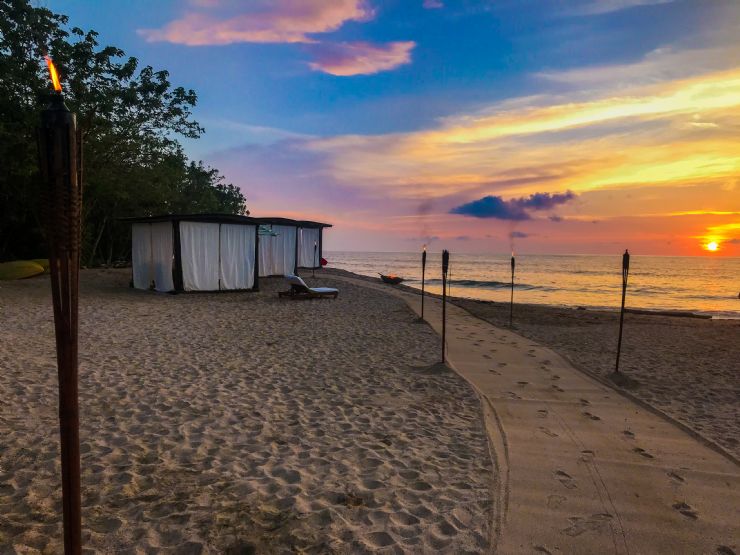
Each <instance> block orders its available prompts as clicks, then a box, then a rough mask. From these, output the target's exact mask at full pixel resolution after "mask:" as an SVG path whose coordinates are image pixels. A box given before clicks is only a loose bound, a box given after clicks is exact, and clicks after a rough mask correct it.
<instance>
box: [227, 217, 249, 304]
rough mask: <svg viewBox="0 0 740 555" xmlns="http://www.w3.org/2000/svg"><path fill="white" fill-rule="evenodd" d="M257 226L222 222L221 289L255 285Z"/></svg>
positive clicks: (246, 287) (244, 287) (243, 287)
mask: <svg viewBox="0 0 740 555" xmlns="http://www.w3.org/2000/svg"><path fill="white" fill-rule="evenodd" d="M256 229H257V228H256V227H255V226H249V225H232V224H221V289H249V288H251V287H252V286H253V285H254V235H255V233H256Z"/></svg>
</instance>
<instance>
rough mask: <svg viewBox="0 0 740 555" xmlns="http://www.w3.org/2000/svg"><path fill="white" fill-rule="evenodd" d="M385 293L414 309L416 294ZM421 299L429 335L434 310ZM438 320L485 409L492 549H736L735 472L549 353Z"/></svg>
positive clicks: (464, 319) (515, 338) (436, 315)
mask: <svg viewBox="0 0 740 555" xmlns="http://www.w3.org/2000/svg"><path fill="white" fill-rule="evenodd" d="M358 283H363V284H364V285H365V286H366V287H375V288H383V287H384V286H382V285H379V284H378V285H374V284H370V283H368V282H367V281H358ZM384 288H385V289H386V290H388V291H389V292H391V293H392V294H395V295H397V296H399V297H401V298H403V299H404V300H406V301H407V302H408V303H409V304H410V305H411V306H412V308H414V309H415V310H416V311H417V312H418V310H419V305H420V303H419V296H418V295H415V294H409V293H406V292H403V291H402V290H397V289H396V290H394V289H390V288H388V287H387V286H385V287H384ZM427 303H428V304H427V308H426V316H427V318H428V320H429V321H430V323H431V324H432V326H433V327H435V329H438V328H439V325H440V308H439V305H440V303H439V301H438V300H436V299H427ZM448 315H449V320H448V338H449V361H450V363H451V364H452V365H453V366H454V367H455V369H456V370H457V371H458V372H460V374H461V375H463V376H464V377H465V378H466V379H468V380H469V381H470V382H471V383H472V384H474V386H475V387H476V389H478V390H479V391H480V392H481V393H482V394H483V395H484V396H485V399H486V402H487V410H486V418H487V424H488V430H489V435H490V437H491V440H492V444H493V445H494V446H495V448H496V463H497V468H498V471H499V474H498V476H499V479H498V481H497V486H498V491H499V495H498V496H497V499H500V500H501V503H499V504H497V511H496V513H495V523H496V525H495V528H496V529H497V530H498V536H497V543H498V547H499V550H500V552H502V553H519V552H534V553H619V554H622V553H723V554H729V553H733V552H734V551H736V550H737V546H738V542H739V541H740V527H738V524H737V508H738V506H739V505H740V493H739V489H738V488H740V471H738V467H737V466H736V465H735V464H733V463H732V462H730V461H729V460H728V459H727V458H725V457H723V456H721V455H719V454H718V453H717V452H715V451H713V450H711V449H709V448H707V447H705V446H704V444H703V443H700V442H698V441H697V440H695V439H694V438H693V437H692V436H690V435H689V434H687V433H685V432H684V431H682V430H681V429H679V428H677V427H676V426H674V425H672V424H670V423H669V422H667V421H666V420H665V419H663V418H660V417H658V416H656V415H655V414H653V413H652V412H650V411H646V410H644V409H642V408H640V407H639V406H637V405H635V404H634V403H632V402H630V401H629V400H627V399H626V398H624V397H622V396H620V395H618V394H617V393H616V392H615V391H613V390H612V389H610V388H607V387H605V386H603V385H602V384H601V383H599V382H597V381H595V380H593V379H591V378H589V377H587V376H586V375H584V374H582V373H581V372H578V371H577V370H575V369H574V368H573V367H572V366H571V365H570V364H569V363H568V362H567V361H565V360H564V359H563V358H562V357H559V356H558V355H557V354H555V353H554V352H552V351H551V350H550V349H547V348H545V347H542V346H540V345H538V344H537V343H534V342H532V341H531V340H528V339H526V338H524V337H522V336H520V335H517V334H514V333H511V332H509V331H505V330H503V329H500V328H495V327H494V326H491V325H490V324H487V323H485V322H483V321H481V320H479V319H477V318H475V317H473V316H472V315H470V314H469V313H468V312H466V311H464V310H462V309H460V308H458V307H455V306H449V305H448Z"/></svg>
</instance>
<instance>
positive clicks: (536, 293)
mask: <svg viewBox="0 0 740 555" xmlns="http://www.w3.org/2000/svg"><path fill="white" fill-rule="evenodd" d="M324 257H325V258H326V259H327V260H328V261H329V267H335V268H341V269H344V270H349V271H351V272H355V273H357V274H362V275H368V276H375V277H377V275H378V273H383V274H395V275H398V276H401V277H403V278H404V280H405V281H404V283H405V284H406V285H409V286H411V287H417V288H421V253H420V252H416V253H407V252H327V253H325V255H324ZM450 273H451V294H452V295H454V296H458V297H466V298H471V299H483V300H490V301H500V302H509V296H510V294H511V291H510V282H511V257H510V256H509V255H491V254H463V253H454V252H452V253H450ZM441 278H442V256H441V253H439V252H430V253H428V255H427V266H426V288H427V289H428V290H429V291H431V292H433V293H439V292H441V290H442V279H441ZM739 292H740V258H727V257H725V258H722V257H719V256H705V257H688V256H639V255H633V256H632V257H631V260H630V272H629V280H628V289H627V303H626V305H627V306H628V307H630V308H640V309H649V310H682V311H691V312H697V313H703V314H711V315H712V316H714V317H716V318H740V298H738V293H739ZM621 295H622V256H621V254H619V255H617V256H606V255H517V257H516V270H515V275H514V298H515V301H517V302H521V303H533V304H545V305H553V306H570V307H578V306H583V307H590V308H602V309H603V308H606V309H618V308H619V305H620V302H621Z"/></svg>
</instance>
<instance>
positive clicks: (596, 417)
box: [581, 411, 601, 420]
mask: <svg viewBox="0 0 740 555" xmlns="http://www.w3.org/2000/svg"><path fill="white" fill-rule="evenodd" d="M581 414H582V415H583V416H585V417H586V418H588V419H589V420H601V418H599V417H598V416H596V415H595V414H591V413H590V412H588V411H585V412H582V413H581Z"/></svg>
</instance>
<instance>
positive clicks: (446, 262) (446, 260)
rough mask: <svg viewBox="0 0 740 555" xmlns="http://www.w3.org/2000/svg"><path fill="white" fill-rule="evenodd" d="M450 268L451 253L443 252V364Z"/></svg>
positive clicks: (443, 359) (443, 358)
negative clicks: (448, 270) (448, 272)
mask: <svg viewBox="0 0 740 555" xmlns="http://www.w3.org/2000/svg"><path fill="white" fill-rule="evenodd" d="M449 267H450V253H449V251H447V250H446V249H445V250H443V251H442V362H444V361H445V345H446V341H447V269H448V268H449Z"/></svg>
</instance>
